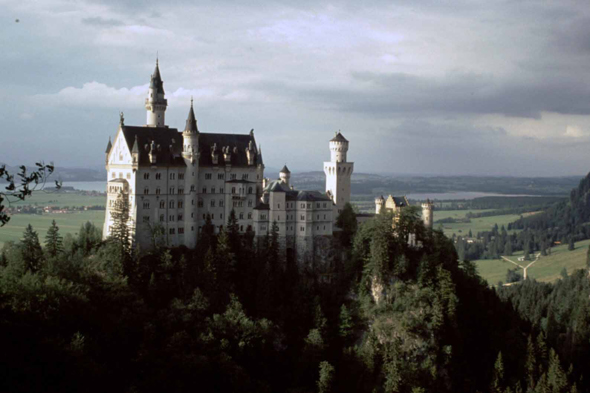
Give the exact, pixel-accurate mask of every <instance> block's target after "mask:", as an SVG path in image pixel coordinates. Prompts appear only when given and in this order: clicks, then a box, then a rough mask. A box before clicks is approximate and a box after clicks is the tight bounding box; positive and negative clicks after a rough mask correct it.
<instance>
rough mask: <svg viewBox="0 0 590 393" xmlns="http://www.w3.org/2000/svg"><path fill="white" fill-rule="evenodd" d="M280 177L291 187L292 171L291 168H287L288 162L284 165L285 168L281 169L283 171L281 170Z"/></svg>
mask: <svg viewBox="0 0 590 393" xmlns="http://www.w3.org/2000/svg"><path fill="white" fill-rule="evenodd" d="M279 178H280V179H281V182H283V183H285V184H286V185H287V187H289V180H291V171H290V170H289V168H287V164H285V166H283V169H281V172H279Z"/></svg>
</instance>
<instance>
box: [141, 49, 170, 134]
mask: <svg viewBox="0 0 590 393" xmlns="http://www.w3.org/2000/svg"><path fill="white" fill-rule="evenodd" d="M167 106H168V101H167V100H166V97H165V94H164V82H163V81H162V76H161V75H160V61H159V59H158V57H156V68H155V69H154V73H153V74H152V76H151V78H150V88H149V91H148V96H147V98H146V100H145V109H146V110H147V123H146V124H147V126H148V127H165V126H166V118H165V117H166V107H167Z"/></svg>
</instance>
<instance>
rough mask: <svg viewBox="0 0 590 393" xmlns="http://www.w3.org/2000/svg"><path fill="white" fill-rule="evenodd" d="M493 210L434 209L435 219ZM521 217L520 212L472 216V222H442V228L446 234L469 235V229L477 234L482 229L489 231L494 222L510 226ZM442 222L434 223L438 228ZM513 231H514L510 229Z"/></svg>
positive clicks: (463, 216)
mask: <svg viewBox="0 0 590 393" xmlns="http://www.w3.org/2000/svg"><path fill="white" fill-rule="evenodd" d="M489 211H493V210H491V209H489V210H435V211H434V221H435V222H436V221H437V220H440V219H444V218H449V217H452V218H465V216H466V214H467V213H469V212H473V213H483V212H489ZM519 218H520V215H518V214H505V215H501V216H491V217H480V218H472V219H471V222H465V223H463V222H458V223H452V224H442V229H443V232H444V234H445V235H447V236H449V237H450V236H452V235H453V233H454V234H456V235H457V236H467V234H468V233H469V230H470V229H471V232H472V233H473V235H474V236H475V235H476V234H477V232H482V231H489V230H491V229H492V228H493V227H494V224H498V227H502V225H504V226H506V227H507V226H508V224H509V223H511V222H514V221H516V220H518V219H519ZM440 225H441V224H436V223H435V224H434V228H435V229H438V228H439V227H440ZM509 233H512V231H509Z"/></svg>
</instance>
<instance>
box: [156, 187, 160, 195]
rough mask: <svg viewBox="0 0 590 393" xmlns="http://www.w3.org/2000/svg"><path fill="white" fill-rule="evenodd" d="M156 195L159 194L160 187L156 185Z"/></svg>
mask: <svg viewBox="0 0 590 393" xmlns="http://www.w3.org/2000/svg"><path fill="white" fill-rule="evenodd" d="M156 195H160V187H156Z"/></svg>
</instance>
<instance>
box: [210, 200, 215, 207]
mask: <svg viewBox="0 0 590 393" xmlns="http://www.w3.org/2000/svg"><path fill="white" fill-rule="evenodd" d="M211 207H215V199H211Z"/></svg>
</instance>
